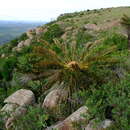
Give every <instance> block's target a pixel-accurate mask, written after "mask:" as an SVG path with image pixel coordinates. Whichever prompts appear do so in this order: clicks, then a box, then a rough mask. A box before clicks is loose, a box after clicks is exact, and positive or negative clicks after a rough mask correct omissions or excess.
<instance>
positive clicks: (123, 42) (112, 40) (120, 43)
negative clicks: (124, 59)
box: [103, 33, 128, 50]
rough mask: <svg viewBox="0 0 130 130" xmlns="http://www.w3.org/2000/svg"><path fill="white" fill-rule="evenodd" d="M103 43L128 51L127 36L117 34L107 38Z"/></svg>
mask: <svg viewBox="0 0 130 130" xmlns="http://www.w3.org/2000/svg"><path fill="white" fill-rule="evenodd" d="M103 43H104V44H107V45H116V46H117V47H118V49H119V50H123V49H127V43H128V42H127V38H126V37H125V36H123V35H121V34H117V33H112V34H109V35H108V36H107V37H106V38H105V40H104V41H103Z"/></svg>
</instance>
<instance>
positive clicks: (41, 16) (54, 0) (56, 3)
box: [0, 0, 130, 21]
mask: <svg viewBox="0 0 130 130" xmlns="http://www.w3.org/2000/svg"><path fill="white" fill-rule="evenodd" d="M117 6H130V1H129V0H1V2H0V20H24V21H50V20H53V19H55V18H56V17H57V16H58V15H60V14H62V13H67V12H74V11H80V10H87V9H97V8H106V7H117Z"/></svg>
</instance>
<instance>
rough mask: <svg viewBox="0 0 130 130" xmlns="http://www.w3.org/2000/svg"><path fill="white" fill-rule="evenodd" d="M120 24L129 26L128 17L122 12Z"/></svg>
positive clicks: (129, 18)
mask: <svg viewBox="0 0 130 130" xmlns="http://www.w3.org/2000/svg"><path fill="white" fill-rule="evenodd" d="M121 24H122V25H124V26H127V27H129V26H130V17H129V16H127V15H125V14H124V15H123V17H122V19H121Z"/></svg>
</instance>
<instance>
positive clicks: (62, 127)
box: [46, 106, 88, 130]
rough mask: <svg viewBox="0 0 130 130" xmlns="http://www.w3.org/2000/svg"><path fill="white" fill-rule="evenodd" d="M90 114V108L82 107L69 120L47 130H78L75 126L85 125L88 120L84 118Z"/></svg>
mask: <svg viewBox="0 0 130 130" xmlns="http://www.w3.org/2000/svg"><path fill="white" fill-rule="evenodd" d="M87 112H88V108H87V107H86V106H82V107H80V108H79V109H78V110H77V111H75V112H74V113H72V114H71V115H70V116H69V117H68V118H66V119H65V120H64V121H62V122H60V123H58V124H56V125H54V126H51V127H49V128H47V129H46V130H52V129H57V130H78V129H76V128H75V125H79V124H80V125H81V126H82V125H84V123H85V122H86V118H85V117H84V116H83V115H85V114H86V113H87Z"/></svg>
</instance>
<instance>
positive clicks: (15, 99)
mask: <svg viewBox="0 0 130 130" xmlns="http://www.w3.org/2000/svg"><path fill="white" fill-rule="evenodd" d="M4 103H6V104H5V106H4V107H3V108H2V109H1V112H3V113H8V114H9V115H10V117H9V118H8V117H7V116H6V117H5V119H4V120H5V127H6V128H7V129H9V128H10V127H11V126H12V124H13V121H14V120H15V119H17V117H19V116H22V115H24V114H25V113H26V112H27V109H26V106H28V105H33V104H34V103H35V96H34V94H33V92H32V91H30V90H26V89H20V90H18V91H16V92H15V93H13V94H12V95H11V96H9V97H8V98H7V99H5V100H4Z"/></svg>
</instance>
